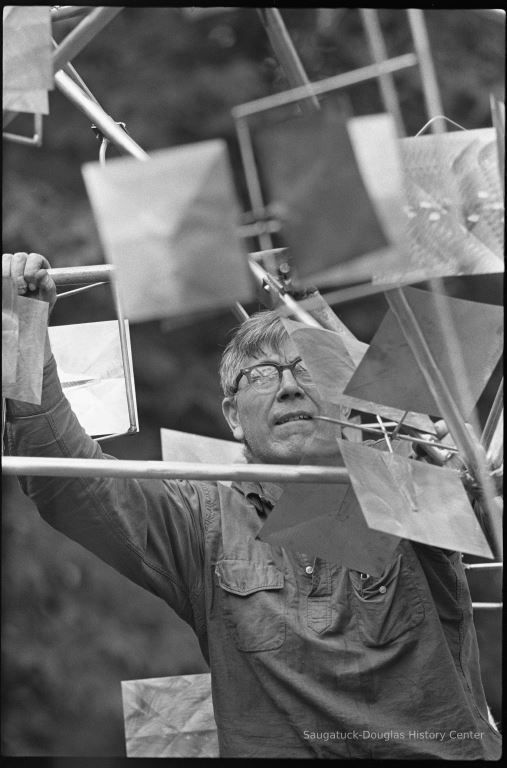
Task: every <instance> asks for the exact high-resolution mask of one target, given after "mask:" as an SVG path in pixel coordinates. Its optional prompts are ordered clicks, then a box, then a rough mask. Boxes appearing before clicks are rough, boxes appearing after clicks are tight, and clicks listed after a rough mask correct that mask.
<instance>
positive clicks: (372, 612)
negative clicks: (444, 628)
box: [349, 555, 424, 647]
mask: <svg viewBox="0 0 507 768" xmlns="http://www.w3.org/2000/svg"><path fill="white" fill-rule="evenodd" d="M349 577H350V582H351V587H352V596H353V605H354V610H355V613H356V617H357V626H358V631H359V635H360V637H361V639H362V641H363V642H364V644H365V645H367V646H369V647H377V646H382V645H387V643H390V642H392V641H393V640H396V639H397V638H399V637H400V636H401V635H403V634H404V633H405V632H408V631H409V630H410V629H413V628H414V627H416V626H417V625H418V624H420V623H421V621H422V620H423V618H424V605H423V600H422V596H421V595H420V593H419V590H418V588H417V585H416V583H415V578H416V577H415V574H414V572H413V571H412V569H411V568H410V565H409V564H408V563H407V562H406V561H405V558H404V557H403V556H402V555H398V557H397V558H396V560H395V561H394V562H393V563H392V564H391V565H390V566H389V567H388V568H386V570H385V572H384V573H383V574H382V576H380V577H375V576H368V574H364V573H359V572H358V571H349Z"/></svg>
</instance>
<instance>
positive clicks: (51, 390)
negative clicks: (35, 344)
mask: <svg viewBox="0 0 507 768" xmlns="http://www.w3.org/2000/svg"><path fill="white" fill-rule="evenodd" d="M63 397H64V394H63V391H62V386H61V384H60V379H59V378H58V374H57V369H56V360H55V358H54V356H53V355H51V357H50V358H49V360H48V362H47V363H46V365H45V366H44V371H43V377H42V396H41V404H40V405H36V404H34V403H24V402H22V401H21V400H11V399H10V398H7V400H6V412H7V419H8V420H9V421H14V420H15V419H21V418H24V417H27V416H36V415H39V414H41V413H47V412H48V411H51V410H53V408H54V407H55V406H56V405H58V403H59V402H60V401H61V400H62V398H63Z"/></svg>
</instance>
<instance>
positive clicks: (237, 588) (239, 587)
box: [215, 560, 284, 595]
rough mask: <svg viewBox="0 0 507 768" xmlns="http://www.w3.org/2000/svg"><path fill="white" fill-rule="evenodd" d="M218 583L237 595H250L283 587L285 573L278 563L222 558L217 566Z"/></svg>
mask: <svg viewBox="0 0 507 768" xmlns="http://www.w3.org/2000/svg"><path fill="white" fill-rule="evenodd" d="M215 573H216V574H217V576H218V583H219V584H220V586H221V587H222V588H223V589H225V590H226V591H227V592H232V593H233V594H235V595H250V594H251V593H252V592H259V591H260V590H264V589H281V588H282V587H283V584H284V575H283V573H282V571H280V570H279V569H278V568H277V567H276V565H273V564H269V563H251V562H249V561H247V560H220V561H219V562H218V563H217V564H216V566H215Z"/></svg>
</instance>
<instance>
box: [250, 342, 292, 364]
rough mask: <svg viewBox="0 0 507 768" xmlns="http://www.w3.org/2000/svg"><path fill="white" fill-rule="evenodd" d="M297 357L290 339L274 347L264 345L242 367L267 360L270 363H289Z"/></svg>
mask: <svg viewBox="0 0 507 768" xmlns="http://www.w3.org/2000/svg"><path fill="white" fill-rule="evenodd" d="M298 356H299V354H298V350H297V348H296V346H295V345H294V344H293V342H292V341H291V340H290V339H287V340H286V341H283V342H282V343H281V344H279V345H277V346H276V347H275V346H273V345H271V344H266V345H265V346H264V347H262V348H261V349H259V351H258V352H257V354H256V355H255V356H253V357H249V358H247V360H246V361H245V364H244V366H243V367H247V366H248V365H255V364H256V363H262V362H265V361H268V360H269V361H270V362H272V363H290V362H292V360H294V359H295V358H296V357H298Z"/></svg>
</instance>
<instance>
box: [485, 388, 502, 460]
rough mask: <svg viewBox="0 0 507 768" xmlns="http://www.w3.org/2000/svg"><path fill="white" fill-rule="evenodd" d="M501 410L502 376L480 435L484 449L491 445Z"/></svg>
mask: <svg viewBox="0 0 507 768" xmlns="http://www.w3.org/2000/svg"><path fill="white" fill-rule="evenodd" d="M502 411H503V377H502V380H501V381H500V384H499V386H498V389H497V391H496V395H495V398H494V400H493V404H492V405H491V410H490V412H489V413H488V418H487V419H486V423H485V425H484V429H483V431H482V435H481V443H482V445H483V446H484V448H485V449H486V451H487V450H488V449H489V447H490V445H491V441H492V439H493V435H494V434H495V431H496V429H497V427H498V424H499V422H500V418H501V415H502Z"/></svg>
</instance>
